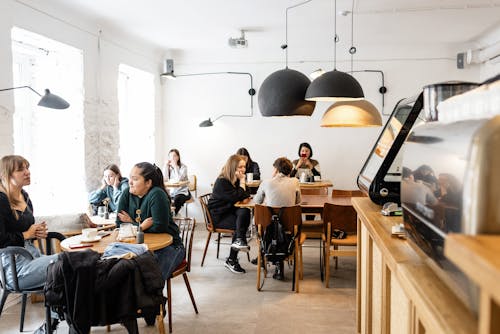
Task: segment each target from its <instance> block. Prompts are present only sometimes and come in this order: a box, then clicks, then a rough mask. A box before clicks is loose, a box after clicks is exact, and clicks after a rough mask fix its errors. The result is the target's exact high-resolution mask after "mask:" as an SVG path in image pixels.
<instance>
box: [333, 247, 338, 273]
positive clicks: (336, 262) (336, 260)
mask: <svg viewBox="0 0 500 334" xmlns="http://www.w3.org/2000/svg"><path fill="white" fill-rule="evenodd" d="M333 249H334V250H338V249H339V246H336V245H335V246H333ZM338 264H339V257H338V256H335V270H337V269H338Z"/></svg>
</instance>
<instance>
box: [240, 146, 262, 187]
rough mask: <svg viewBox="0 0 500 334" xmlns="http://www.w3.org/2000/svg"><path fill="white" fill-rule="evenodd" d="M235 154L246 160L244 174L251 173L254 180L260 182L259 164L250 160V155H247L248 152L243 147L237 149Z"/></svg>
mask: <svg viewBox="0 0 500 334" xmlns="http://www.w3.org/2000/svg"><path fill="white" fill-rule="evenodd" d="M236 154H239V155H242V156H243V157H244V158H245V159H246V164H245V169H246V171H245V173H252V174H253V179H254V180H260V168H259V164H258V163H256V162H255V161H253V160H252V158H250V153H248V150H247V149H246V148H244V147H241V148H239V149H238V151H236Z"/></svg>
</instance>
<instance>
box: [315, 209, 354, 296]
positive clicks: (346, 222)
mask: <svg viewBox="0 0 500 334" xmlns="http://www.w3.org/2000/svg"><path fill="white" fill-rule="evenodd" d="M323 221H324V234H323V249H324V252H325V254H324V259H325V260H324V261H325V264H324V268H325V286H326V287H327V288H328V286H329V281H330V257H333V258H334V259H335V269H337V265H338V257H339V256H356V250H355V249H354V250H352V249H348V250H346V249H339V247H343V246H356V245H357V235H356V233H357V215H356V210H354V208H353V207H352V206H350V205H335V204H330V203H325V206H324V207H323ZM334 229H339V230H343V231H345V232H347V237H346V238H345V239H336V238H334V237H333V235H332V231H333V230H334Z"/></svg>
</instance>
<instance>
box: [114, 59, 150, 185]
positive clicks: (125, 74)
mask: <svg viewBox="0 0 500 334" xmlns="http://www.w3.org/2000/svg"><path fill="white" fill-rule="evenodd" d="M154 89H155V88H154V76H153V74H151V73H148V72H145V71H142V70H139V69H137V68H133V67H131V66H128V65H124V64H120V67H119V76H118V104H119V108H120V116H119V122H120V150H119V155H120V162H121V163H120V169H121V171H122V173H123V175H124V176H128V174H129V173H130V170H131V169H132V166H133V165H135V164H136V163H138V162H142V161H149V162H153V161H154V157H155V145H154V144H155V143H154V130H155V126H154V111H155V109H154V100H155V96H154Z"/></svg>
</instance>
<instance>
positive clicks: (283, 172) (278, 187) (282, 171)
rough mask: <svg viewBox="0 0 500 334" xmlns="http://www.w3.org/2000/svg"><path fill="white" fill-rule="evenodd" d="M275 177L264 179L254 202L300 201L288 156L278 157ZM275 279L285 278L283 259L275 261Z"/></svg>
mask: <svg viewBox="0 0 500 334" xmlns="http://www.w3.org/2000/svg"><path fill="white" fill-rule="evenodd" d="M273 167H274V169H273V177H272V179H269V180H264V181H262V183H261V184H260V186H259V189H258V190H257V194H255V197H254V202H255V203H257V204H262V203H265V205H267V206H272V207H289V206H294V205H297V204H299V203H300V201H301V198H300V186H299V180H298V179H297V178H295V177H290V172H291V171H292V168H293V164H292V162H291V161H290V160H288V159H287V158H278V159H276V161H274V163H273ZM275 265H276V267H275V273H274V275H273V278H274V279H277V280H283V279H284V273H283V270H284V265H283V261H280V262H278V263H275Z"/></svg>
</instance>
